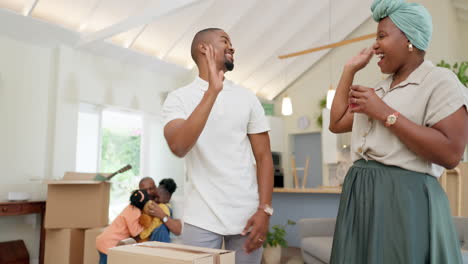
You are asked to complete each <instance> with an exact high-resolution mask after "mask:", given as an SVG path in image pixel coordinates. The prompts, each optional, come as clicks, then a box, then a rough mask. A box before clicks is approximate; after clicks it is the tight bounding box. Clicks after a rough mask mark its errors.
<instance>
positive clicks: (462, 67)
mask: <svg viewBox="0 0 468 264" xmlns="http://www.w3.org/2000/svg"><path fill="white" fill-rule="evenodd" d="M437 66H439V67H444V68H447V69H449V70H452V71H453V72H454V73H455V74H456V75H457V77H458V79H459V80H460V82H461V83H462V84H463V85H464V86H465V87H468V86H467V85H468V75H466V71H467V70H468V61H462V62H460V63H458V62H456V63H455V64H453V65H450V64H448V63H447V62H445V61H444V60H442V61H441V62H439V63H438V64H437Z"/></svg>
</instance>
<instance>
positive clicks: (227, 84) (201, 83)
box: [193, 76, 233, 92]
mask: <svg viewBox="0 0 468 264" xmlns="http://www.w3.org/2000/svg"><path fill="white" fill-rule="evenodd" d="M193 84H194V86H196V87H197V88H199V89H201V90H202V91H203V92H206V91H207V90H208V85H209V83H208V82H207V81H205V80H203V79H202V78H200V76H197V77H195V80H193ZM232 86H233V85H232V82H231V81H229V80H227V79H226V78H224V81H223V91H229V90H231V89H232Z"/></svg>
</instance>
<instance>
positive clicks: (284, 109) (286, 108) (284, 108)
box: [281, 95, 293, 116]
mask: <svg viewBox="0 0 468 264" xmlns="http://www.w3.org/2000/svg"><path fill="white" fill-rule="evenodd" d="M281 113H282V114H283V115H285V116H289V115H292V113H293V109H292V102H291V98H290V97H289V96H287V95H286V96H285V97H283V103H282V105H281Z"/></svg>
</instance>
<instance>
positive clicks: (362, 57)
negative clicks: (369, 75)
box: [345, 47, 374, 72]
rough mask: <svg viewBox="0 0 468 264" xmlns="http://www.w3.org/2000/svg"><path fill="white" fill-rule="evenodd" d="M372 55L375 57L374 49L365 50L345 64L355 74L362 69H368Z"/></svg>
mask: <svg viewBox="0 0 468 264" xmlns="http://www.w3.org/2000/svg"><path fill="white" fill-rule="evenodd" d="M372 55H374V50H373V49H372V47H369V48H365V49H363V50H361V52H359V54H357V55H356V56H354V57H352V58H351V59H349V61H348V62H347V63H346V64H345V67H349V68H350V69H351V70H353V71H354V72H358V71H359V70H361V69H362V68H364V67H366V65H367V64H368V63H369V61H370V59H371V58H372Z"/></svg>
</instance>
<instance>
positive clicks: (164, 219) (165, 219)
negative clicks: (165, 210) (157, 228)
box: [162, 215, 169, 223]
mask: <svg viewBox="0 0 468 264" xmlns="http://www.w3.org/2000/svg"><path fill="white" fill-rule="evenodd" d="M167 220H169V217H167V215H166V216H164V217H163V219H162V221H163V223H166V222H167Z"/></svg>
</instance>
